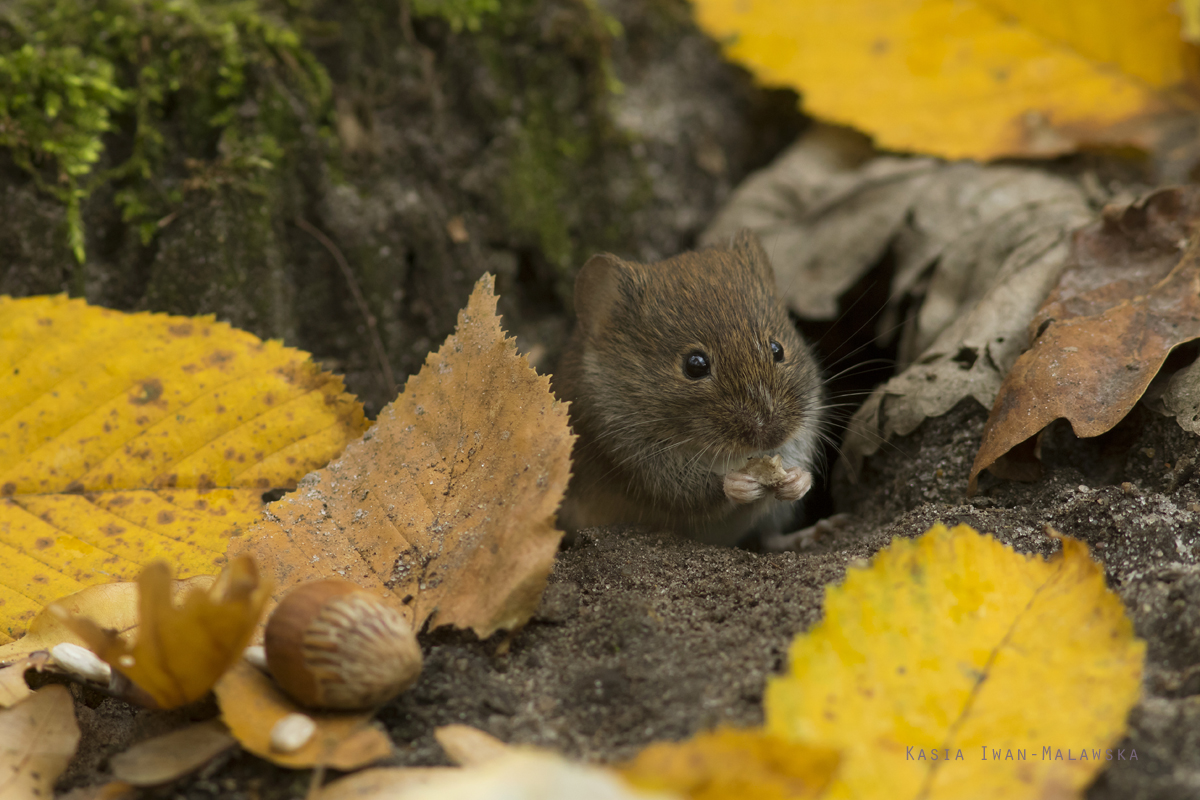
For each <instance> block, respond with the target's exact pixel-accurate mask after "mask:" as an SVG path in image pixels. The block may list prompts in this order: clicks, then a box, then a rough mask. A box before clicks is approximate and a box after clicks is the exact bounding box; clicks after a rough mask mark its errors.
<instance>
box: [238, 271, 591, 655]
mask: <svg viewBox="0 0 1200 800" xmlns="http://www.w3.org/2000/svg"><path fill="white" fill-rule="evenodd" d="M573 439H574V436H573V435H572V434H571V431H570V428H569V426H568V424H567V412H566V406H565V404H563V403H560V402H558V401H557V400H555V398H554V395H553V394H551V392H550V382H549V379H547V378H546V377H545V376H542V375H538V374H537V373H536V372H535V371H534V370H533V369H532V368H531V367H530V366H529V362H528V361H527V360H526V359H525V357H524V356H521V355H519V354H518V353H517V348H516V344H515V343H514V340H512V339H510V338H506V337H505V335H504V330H503V329H502V328H501V327H500V317H499V316H498V315H497V314H496V295H495V284H494V279H493V278H492V276H491V275H484V276H483V277H482V278H480V279H479V282H478V283H477V284H476V286H475V290H474V291H473V292H472V293H471V297H470V299H469V300H468V302H467V307H466V308H464V309H463V310H462V311H460V312H459V315H458V326H457V328H456V329H455V332H454V334H453V335H452V336H450V337H449V338H448V339H447V340H446V342H445V343H444V344H443V345H442V347H441V348H439V349H438V351H437V352H435V353H430V354H429V357H428V358H426V360H425V365H424V366H423V367H422V368H421V371H420V372H419V373H418V374H416V375H413V376H412V377H410V378H409V379H408V383H406V384H405V386H404V391H403V393H402V394H401V395H400V396H399V397H398V398H396V400H395V401H394V402H392V403H390V404H389V405H388V406H387V407H386V408H384V409H383V411H381V412H380V413H379V418H378V420H376V423H375V426H374V427H373V428H371V430H370V431H368V432H367V433H366V434H365V435H364V436H363V437H362V439H361V440H360V441H358V442H353V443H352V444H350V445H349V446H348V447H347V448H346V452H345V453H344V454H342V456H341V457H340V458H338V459H337V460H336V461H334V462H333V463H331V464H330V465H329V466H327V467H325V468H324V469H322V470H320V471H318V472H316V473H314V474H313V475H311V476H308V477H306V478H305V480H304V482H303V483H302V484H301V490H300V491H297V492H293V493H291V494H289V495H287V496H286V497H284V498H283V499H281V500H279V501H277V502H274V503H272V504H271V505H270V507H269V508H268V510H267V512H266V513H265V514H264V521H263V522H261V523H260V524H258V525H256V526H255V527H253V528H249V529H247V530H244V531H240V532H238V534H236V535H235V536H233V537H232V538H231V539H230V541H229V553H230V555H231V556H232V555H236V554H242V553H248V554H250V555H253V556H254V558H255V561H257V562H258V564H259V565H260V566H261V568H262V569H263V572H264V573H267V574H270V575H272V576H273V577H274V578H275V579H276V581H277V582H278V589H277V596H278V595H282V594H283V593H284V592H285V591H287V590H288V589H289V588H291V587H292V586H295V585H296V584H297V583H300V582H301V581H305V580H314V579H319V578H331V577H340V578H345V579H347V580H351V581H354V582H355V583H357V584H359V585H360V586H363V587H364V588H367V589H371V590H373V591H377V592H380V593H381V594H388V593H390V594H391V595H392V597H394V598H395V599H396V600H397V601H398V603H399V607H400V608H401V609H402V610H403V611H404V612H405V613H406V614H407V615H409V617H408V618H409V620H410V622H411V623H412V626H413V629H414V630H420V629H421V627H422V626H423V625H425V624H428V625H429V627H430V628H431V629H432V628H436V627H439V626H442V625H453V626H456V627H459V628H470V629H472V630H474V631H475V632H476V633H477V634H478V635H479V637H480V638H484V639H486V638H487V637H488V636H491V635H492V634H493V633H495V632H496V631H497V630H501V629H504V630H515V629H518V628H520V627H521V626H522V625H524V624H525V623H526V622H527V621H528V620H529V618H530V617H531V616H532V615H533V612H534V610H535V609H536V608H537V604H538V600H539V599H540V598H541V594H542V590H543V588H545V585H546V579H547V578H548V577H549V575H550V569H551V567H552V566H553V564H554V556H555V554H556V553H557V551H558V544H559V540H560V539H561V538H562V532H561V531H559V530H558V529H557V528H556V527H555V513H556V512H557V510H558V506H559V503H560V502H561V501H562V496H563V492H564V490H565V488H566V485H567V480H568V478H569V475H570V454H571V443H572V441H573Z"/></svg>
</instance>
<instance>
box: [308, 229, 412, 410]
mask: <svg viewBox="0 0 1200 800" xmlns="http://www.w3.org/2000/svg"><path fill="white" fill-rule="evenodd" d="M296 225H297V226H298V227H299V228H300V229H301V230H303V231H304V232H305V233H307V234H308V235H309V236H311V237H313V238H314V239H316V240H317V241H318V242H320V243H321V244H322V245H323V246H324V247H325V249H326V250H328V251H329V255H331V256H333V260H334V261H336V262H337V265H338V267H340V268H341V270H342V275H343V276H345V278H346V284H347V285H348V286H349V287H350V294H351V295H353V296H354V302H355V303H357V304H358V310H359V311H360V312H362V315H363V319H365V320H366V322H367V333H368V334H369V335H370V337H371V347H372V349H374V350H375V357H376V358H378V359H379V367H380V369H381V370H382V372H383V381H384V383H386V384H387V390H388V392H389V393H390V395H391V396H392V397H395V396H396V395H397V394H398V393H399V390H398V389H397V387H396V378H395V376H394V375H393V374H392V365H391V362H389V361H388V355H387V350H385V349H384V347H383V339H381V338H380V336H379V329H378V327H377V326H376V325H375V315H374V314H372V313H371V308H370V306H368V305H367V298H366V297H364V296H363V293H362V289H360V288H358V280H357V279H355V277H354V271H353V270H351V269H350V263H349V262H348V261H346V257H345V256H344V255H342V251H341V250H339V249H338V246H337V245H336V244H334V243H333V240H332V239H330V238H329V237H328V236H326V235H325V234H324V233H322V232H321V231H320V230H319V229H318V228H316V227H315V226H313V225H312V224H311V223H310V222H308V220H306V219H304V218H303V217H299V216H298V217H296Z"/></svg>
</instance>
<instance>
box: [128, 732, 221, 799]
mask: <svg viewBox="0 0 1200 800" xmlns="http://www.w3.org/2000/svg"><path fill="white" fill-rule="evenodd" d="M236 744H237V740H236V739H234V738H233V736H232V734H230V733H229V729H228V728H226V727H225V726H224V725H223V724H222V723H221V721H220V720H215V719H210V720H208V721H207V722H197V723H195V724H194V725H188V726H187V727H186V728H180V729H179V730H177V731H171V732H170V733H166V734H163V735H162V736H156V737H154V738H153V739H147V740H146V741H143V742H138V743H137V744H135V745H134V746H133V747H131V748H129V749H128V750H126V751H125V752H123V753H118V754H117V755H115V756H113V758H112V771H113V775H115V776H116V777H117V779H118V780H122V781H125V782H126V783H128V784H130V785H131V786H157V785H158V784H160V783H166V782H167V781H173V780H175V779H176V778H180V777H183V776H184V775H188V774H190V773H191V772H193V771H195V770H197V769H199V768H200V767H202V766H204V765H205V764H207V763H208V762H209V761H210V760H212V759H213V758H215V757H216V756H217V755H219V754H220V753H223V752H225V751H226V750H228V749H229V748H231V747H233V746H234V745H236Z"/></svg>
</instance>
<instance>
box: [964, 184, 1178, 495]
mask: <svg viewBox="0 0 1200 800" xmlns="http://www.w3.org/2000/svg"><path fill="white" fill-rule="evenodd" d="M1198 225H1200V190H1197V189H1196V188H1195V187H1185V188H1175V189H1161V190H1159V191H1156V192H1154V193H1152V194H1150V195H1148V196H1146V197H1145V198H1143V199H1142V200H1140V201H1138V202H1136V203H1134V204H1132V205H1129V206H1125V207H1109V208H1107V209H1106V210H1105V213H1104V215H1103V218H1102V219H1101V220H1100V221H1098V222H1096V223H1094V224H1092V225H1090V226H1088V227H1086V228H1084V229H1082V230H1080V231H1079V232H1078V233H1077V234H1076V235H1075V237H1074V241H1073V244H1072V249H1071V259H1070V262H1069V263H1068V265H1067V268H1066V269H1065V270H1064V271H1063V273H1062V275H1061V276H1060V278H1059V281H1058V284H1057V286H1056V287H1055V288H1054V290H1053V291H1051V292H1050V294H1049V296H1048V297H1047V298H1046V299H1045V302H1044V303H1042V306H1041V308H1040V309H1039V310H1038V312H1037V313H1036V314H1035V315H1034V316H1033V318H1032V320H1030V322H1029V327H1028V334H1027V340H1028V341H1030V342H1031V344H1030V345H1029V349H1028V350H1027V351H1026V352H1025V353H1023V354H1022V355H1021V357H1020V358H1019V359H1017V362H1016V363H1015V364H1014V365H1013V367H1012V369H1011V370H1010V371H1009V373H1008V375H1007V376H1006V377H1005V379H1004V382H1003V384H1002V385H1001V387H1000V389H999V391H998V393H997V396H996V400H995V403H994V405H993V406H992V411H991V414H990V415H989V417H988V421H987V425H986V427H985V428H984V432H983V442H982V444H981V445H980V448H979V453H978V455H977V456H976V458H975V464H974V465H973V466H972V468H971V475H970V490H971V491H974V489H975V487H976V481H977V479H978V476H979V473H980V472H982V471H983V470H984V469H990V470H991V471H992V472H993V473H996V474H998V475H999V476H1000V477H1005V478H1025V479H1030V478H1033V477H1036V476H1037V475H1038V470H1037V469H1036V461H1035V460H1034V458H1035V457H1034V454H1033V448H1022V449H1021V450H1019V451H1017V452H1016V453H1014V455H1013V457H1010V458H1006V457H1005V456H1006V454H1008V453H1009V452H1010V451H1012V450H1013V449H1014V448H1016V447H1017V446H1018V445H1020V444H1022V443H1023V442H1026V441H1027V440H1030V439H1032V438H1033V437H1035V436H1037V435H1038V434H1039V433H1040V432H1041V431H1042V430H1043V429H1044V428H1045V427H1046V426H1047V425H1049V424H1050V423H1051V422H1053V421H1054V420H1056V419H1060V418H1061V419H1066V420H1067V421H1069V422H1070V423H1071V427H1072V429H1073V430H1074V432H1075V435H1076V436H1080V437H1091V436H1098V435H1100V434H1102V433H1104V432H1106V431H1108V430H1110V429H1112V428H1113V427H1114V426H1115V425H1116V424H1117V423H1118V422H1120V421H1121V420H1122V419H1123V418H1124V417H1125V416H1126V415H1127V414H1128V413H1129V411H1130V410H1131V409H1132V408H1133V406H1134V404H1136V403H1137V402H1138V401H1139V400H1140V399H1141V398H1142V396H1143V394H1144V393H1145V392H1146V390H1147V388H1148V387H1149V386H1150V382H1151V381H1152V380H1153V379H1154V377H1155V376H1156V375H1157V374H1158V372H1159V370H1160V368H1161V367H1162V366H1163V364H1164V363H1165V362H1166V360H1167V356H1168V355H1169V354H1170V353H1171V351H1172V350H1174V349H1175V348H1176V347H1178V346H1179V345H1181V344H1184V343H1186V342H1189V341H1192V340H1194V339H1197V338H1200V237H1197V236H1196V235H1195V234H1196V230H1197V226H1198ZM1181 390H1182V385H1181V384H1176V388H1175V391H1176V393H1179V392H1181ZM1168 402H1170V401H1168ZM1185 419H1186V418H1185ZM1186 421H1187V422H1188V423H1193V422H1194V420H1190V419H1188V420H1186ZM1031 462H1032V464H1031Z"/></svg>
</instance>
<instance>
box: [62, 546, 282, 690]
mask: <svg viewBox="0 0 1200 800" xmlns="http://www.w3.org/2000/svg"><path fill="white" fill-rule="evenodd" d="M137 586H138V606H137V608H138V633H137V641H136V642H135V643H134V644H133V645H130V644H129V643H128V642H127V641H125V639H124V638H122V636H121V635H120V632H119V631H114V630H111V629H108V628H103V627H101V626H100V625H99V624H97V623H96V622H95V621H94V620H92V619H91V617H90V615H88V612H87V610H86V608H85V609H84V611H83V612H82V614H81V615H78V616H77V615H76V614H74V613H72V612H71V611H69V610H68V607H67V606H62V605H60V604H58V603H53V604H51V605H50V606H49V609H48V610H49V611H50V612H51V613H53V614H56V615H57V616H58V617H59V620H60V621H61V622H62V623H63V624H64V625H66V626H67V627H68V628H70V629H71V630H72V631H74V632H75V634H76V635H78V636H79V637H80V638H81V639H82V640H83V641H84V643H85V645H86V646H87V648H88V649H89V650H91V651H92V652H93V653H95V654H96V655H98V656H99V657H100V658H102V659H103V660H105V661H107V662H108V663H109V664H110V665H112V667H113V669H115V670H117V671H118V672H120V673H121V674H123V675H124V676H125V677H127V678H128V679H129V680H130V681H131V682H132V683H133V685H134V687H135V690H134V691H132V692H130V694H129V695H128V697H129V699H132V700H135V701H136V702H139V703H142V704H143V705H147V706H150V707H158V708H175V707H178V706H182V705H185V704H187V703H191V702H193V701H195V700H199V699H200V698H201V697H203V696H204V695H206V694H208V691H209V689H211V688H212V687H213V684H214V683H216V681H217V678H219V677H221V674H222V673H224V672H225V670H226V669H228V668H229V666H230V664H232V663H233V662H234V661H235V660H236V659H239V658H241V655H242V651H243V650H245V649H246V644H247V643H248V642H249V640H250V637H251V636H252V635H253V633H254V629H255V626H256V625H257V623H258V618H259V616H260V615H261V613H262V608H263V603H264V602H265V601H266V598H267V593H268V592H269V591H270V586H269V584H264V583H261V582H260V581H259V579H258V570H257V569H256V568H255V566H254V561H253V560H252V559H250V558H236V559H231V560H230V562H229V566H227V567H226V568H225V569H224V570H223V571H222V572H221V574H220V575H218V576H217V579H216V581H215V582H214V583H213V584H212V586H211V587H210V588H209V589H208V590H207V591H204V590H200V589H194V590H192V591H190V592H189V593H188V594H187V595H186V596H185V597H184V599H183V604H182V605H181V606H175V605H174V604H173V603H172V602H171V590H172V582H171V569H170V567H168V566H167V564H166V562H163V561H156V562H154V563H152V564H150V565H149V566H148V567H146V568H145V569H144V570H143V571H142V574H141V575H139V576H138V581H137Z"/></svg>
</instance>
